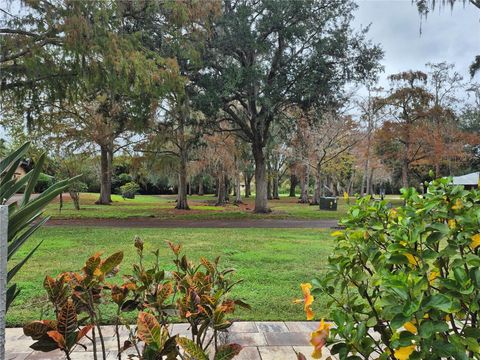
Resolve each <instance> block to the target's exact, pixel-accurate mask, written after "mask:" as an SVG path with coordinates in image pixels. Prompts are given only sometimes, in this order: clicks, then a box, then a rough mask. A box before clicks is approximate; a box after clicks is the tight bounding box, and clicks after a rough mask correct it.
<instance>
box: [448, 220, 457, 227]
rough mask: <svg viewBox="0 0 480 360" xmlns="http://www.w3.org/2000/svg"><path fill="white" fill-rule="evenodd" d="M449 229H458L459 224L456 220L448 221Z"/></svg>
mask: <svg viewBox="0 0 480 360" xmlns="http://www.w3.org/2000/svg"><path fill="white" fill-rule="evenodd" d="M448 227H449V228H450V229H455V228H456V227H457V222H456V221H455V220H454V219H449V220H448Z"/></svg>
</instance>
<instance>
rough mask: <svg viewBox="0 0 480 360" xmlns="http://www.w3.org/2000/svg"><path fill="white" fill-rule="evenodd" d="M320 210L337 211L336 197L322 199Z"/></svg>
mask: <svg viewBox="0 0 480 360" xmlns="http://www.w3.org/2000/svg"><path fill="white" fill-rule="evenodd" d="M320 210H331V211H337V198H336V197H321V198H320Z"/></svg>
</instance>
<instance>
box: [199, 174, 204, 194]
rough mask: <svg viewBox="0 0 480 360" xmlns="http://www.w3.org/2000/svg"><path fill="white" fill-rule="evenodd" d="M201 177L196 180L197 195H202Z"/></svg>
mask: <svg viewBox="0 0 480 360" xmlns="http://www.w3.org/2000/svg"><path fill="white" fill-rule="evenodd" d="M203 194H204V192H203V177H200V179H199V180H198V195H203Z"/></svg>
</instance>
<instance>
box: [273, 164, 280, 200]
mask: <svg viewBox="0 0 480 360" xmlns="http://www.w3.org/2000/svg"><path fill="white" fill-rule="evenodd" d="M272 181H273V184H272V197H273V198H274V199H275V200H279V199H280V194H279V193H278V192H279V189H278V188H279V186H280V184H279V182H280V179H279V176H278V170H274V173H273V179H272Z"/></svg>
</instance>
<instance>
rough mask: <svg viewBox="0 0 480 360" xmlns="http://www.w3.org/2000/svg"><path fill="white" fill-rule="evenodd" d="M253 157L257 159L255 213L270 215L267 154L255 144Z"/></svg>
mask: <svg viewBox="0 0 480 360" xmlns="http://www.w3.org/2000/svg"><path fill="white" fill-rule="evenodd" d="M252 150H253V157H254V159H255V193H256V194H255V210H254V211H255V212H256V213H268V212H270V209H269V208H268V199H267V196H268V194H267V176H266V172H267V171H266V170H267V168H266V164H265V154H264V153H263V147H262V146H261V145H257V144H253V145H252Z"/></svg>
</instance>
